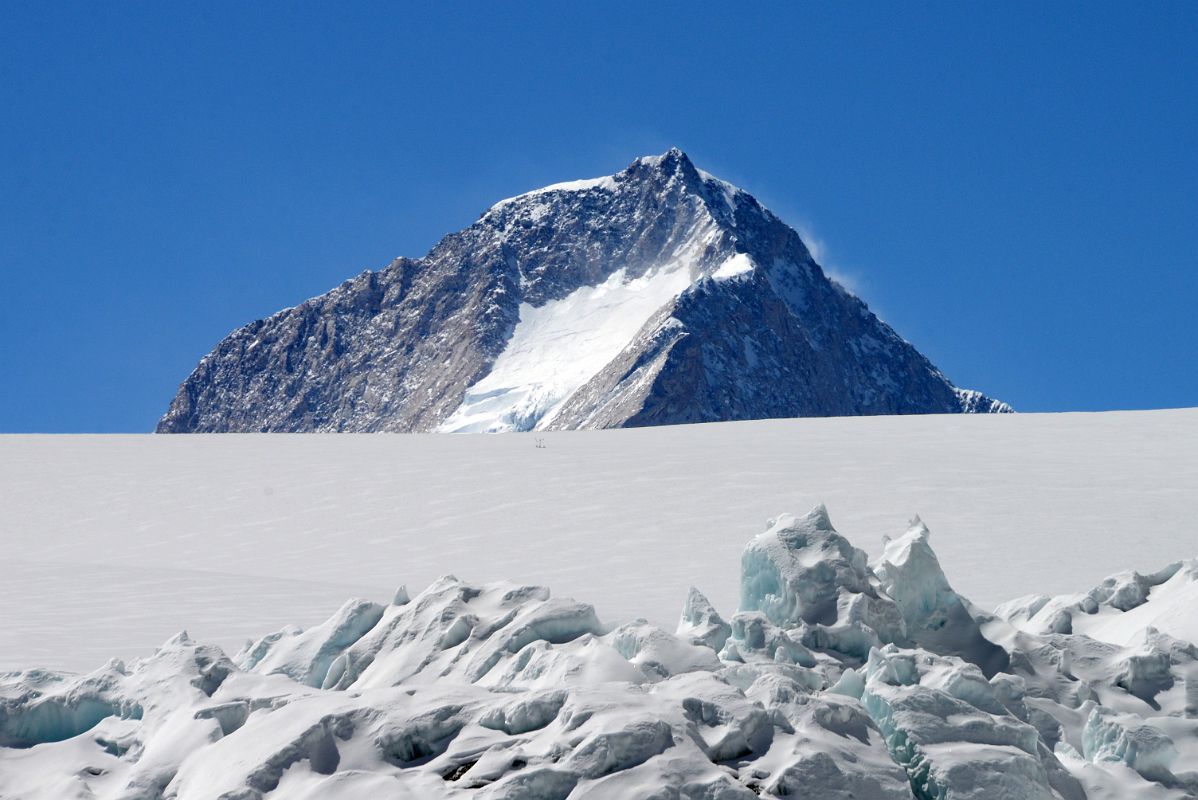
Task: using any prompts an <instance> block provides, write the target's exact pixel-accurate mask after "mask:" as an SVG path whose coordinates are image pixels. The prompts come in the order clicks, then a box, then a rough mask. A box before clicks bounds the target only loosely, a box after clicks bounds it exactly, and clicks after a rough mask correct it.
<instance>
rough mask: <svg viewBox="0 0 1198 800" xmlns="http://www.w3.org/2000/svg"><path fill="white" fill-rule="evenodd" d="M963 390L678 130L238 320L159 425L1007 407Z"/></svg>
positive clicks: (518, 425)
mask: <svg viewBox="0 0 1198 800" xmlns="http://www.w3.org/2000/svg"><path fill="white" fill-rule="evenodd" d="M1010 410H1011V409H1010V407H1009V406H1007V405H1006V404H1005V403H1001V402H999V401H996V400H992V399H990V398H988V397H986V396H985V395H983V394H981V393H979V392H976V391H969V390H964V389H959V388H957V387H955V386H954V385H953V384H952V383H951V382H950V381H949V380H948V379H947V378H946V377H945V376H944V375H943V374H942V373H941V372H940V371H939V370H937V369H936V367H935V366H933V365H932V364H931V363H930V362H929V361H928V360H927V359H926V358H925V357H924V356H922V355H921V354H920V353H919V352H918V351H916V349H915V348H914V347H912V346H911V345H910V344H909V343H908V342H906V341H904V340H903V339H902V338H901V337H900V336H899V335H898V334H896V333H895V332H894V330H892V329H891V328H890V327H889V326H888V325H887V324H886V323H884V322H882V321H881V320H880V319H878V318H877V317H876V316H875V315H874V314H873V313H872V312H871V311H870V310H869V308H868V307H866V305H865V303H863V302H862V301H861V300H860V299H859V298H857V297H856V296H854V295H853V294H852V293H850V292H849V291H847V290H846V289H844V288H843V287H842V286H840V285H839V284H837V283H836V282H835V281H833V280H831V279H829V278H828V276H827V275H826V274H825V273H824V271H823V270H822V269H821V268H820V266H819V264H817V263H816V262H815V260H814V259H813V258H812V255H811V252H810V251H809V250H808V249H807V247H806V246H805V245H804V244H803V241H802V239H801V238H800V237H799V235H798V234H797V233H796V232H795V231H794V230H793V229H792V228H790V227H789V226H787V225H786V224H785V223H784V222H782V220H780V219H779V218H778V217H777V216H775V215H774V214H773V213H771V212H770V211H769V210H768V209H766V208H764V207H763V206H762V205H761V204H760V203H758V202H757V200H756V199H754V198H753V197H752V196H751V195H749V194H748V193H746V192H744V191H742V190H740V189H738V188H736V187H734V186H732V185H730V184H728V183H725V182H724V181H721V180H719V179H717V178H715V177H713V176H711V175H709V174H707V173H705V172H703V171H702V170H699V169H698V168H696V167H695V165H694V164H693V163H691V161H690V159H689V158H687V156H686V154H684V153H683V152H682V151H680V150H677V149H673V150H670V151H668V152H667V153H665V154H663V155H660V156H651V157H645V158H638V159H637V160H636V161H634V162H633V163H632V164H631V165H630V166H629V167H628V168H627V169H625V170H624V171H622V172H620V173H618V174H616V175H613V176H610V177H605V178H597V179H591V180H583V181H574V182H571V183H563V184H556V185H553V186H548V187H545V188H543V189H539V190H537V191H533V192H529V193H527V194H523V195H520V196H518V197H514V198H510V199H508V200H504V201H501V202H499V203H496V204H495V205H493V206H492V207H491V208H489V209H488V210H487V211H486V212H484V213H483V215H482V216H481V217H480V218H479V219H478V221H477V222H475V223H474V224H473V225H471V226H470V227H468V228H466V229H465V230H463V231H461V232H459V233H454V234H450V235H449V236H446V237H445V238H444V239H442V240H441V242H439V243H438V244H437V245H436V246H435V247H434V248H433V249H432V250H431V251H430V252H429V253H428V254H427V255H425V256H424V257H423V258H418V259H409V258H399V259H396V260H395V261H393V262H392V263H390V264H388V265H387V266H386V267H385V268H383V269H382V270H380V271H378V272H371V271H368V272H364V273H362V274H361V275H359V276H357V277H355V278H353V279H351V280H348V281H346V282H345V283H343V284H342V285H340V286H338V287H337V288H335V289H333V290H332V291H330V292H328V293H326V294H323V295H320V296H319V297H315V298H312V299H311V300H308V301H306V302H304V303H301V304H300V305H298V306H296V307H294V308H289V309H286V310H284V311H280V312H278V313H277V314H274V315H273V316H271V317H268V318H266V319H261V320H258V321H256V322H252V323H250V324H249V325H246V326H245V327H243V328H240V329H238V330H236V331H234V332H233V333H232V334H230V335H229V336H227V337H226V338H225V339H224V340H223V341H221V342H220V343H219V344H218V345H217V346H216V349H215V350H213V351H212V352H211V353H209V354H208V355H206V356H205V357H204V358H203V359H201V360H200V363H199V364H198V365H197V366H196V368H195V369H194V370H193V371H192V373H191V375H190V376H188V378H187V379H186V380H185V381H184V382H183V384H182V386H180V388H179V392H178V394H177V395H176V397H175V399H174V401H173V402H172V403H171V405H170V409H169V410H168V411H167V413H166V414H165V415H164V416H163V417H162V419H161V421H160V422H159V424H158V431H159V432H160V433H183V432H218V431H293V432H298V431H399V432H404V431H443V432H473V431H478V432H501V431H527V430H553V429H578V428H617V427H635V426H646V425H668V424H678V423H692V422H714V421H724V420H744V419H763V418H774V417H802V416H846V415H864V414H945V413H986V412H1005V411H1010Z"/></svg>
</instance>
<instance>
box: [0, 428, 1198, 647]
mask: <svg viewBox="0 0 1198 800" xmlns="http://www.w3.org/2000/svg"><path fill="white" fill-rule="evenodd" d="M536 438H541V439H543V440H544V442H545V444H546V447H545V448H544V449H537V448H536V447H534V442H535V439H536ZM819 501H823V502H826V503H828V504H829V505H830V506H831V507H834V508H835V509H837V527H838V528H839V529H840V530H841V532H842V533H844V534H845V535H846V536H849V537H850V538H851V539H852V540H853V541H854V542H855V543H857V544H859V545H861V546H864V547H866V548H867V549H868V550H869V551H870V552H871V554H874V555H876V554H878V553H879V552H880V551H881V537H882V536H883V535H884V534H886V535H890V536H898V535H900V534H902V533H903V532H904V531H905V530H906V529H907V521H908V519H909V518H910V517H911V515H913V514H916V513H918V514H919V515H920V516H921V517H922V518H923V520H924V521H925V522H926V523H927V524H928V525H929V527H931V528H932V530H934V531H935V534H936V549H937V552H938V554H939V556H940V559H941V562H942V563H943V565H944V568H945V571H946V572H947V573H948V574H949V575H951V576H952V578H953V583H954V586H955V588H956V589H957V590H958V591H960V592H961V593H962V594H963V595H965V596H967V597H969V598H971V599H972V600H974V601H975V602H976V603H978V604H979V605H982V606H986V607H990V606H993V605H995V604H997V603H999V602H1001V601H1004V600H1008V599H1011V598H1014V597H1017V596H1019V595H1023V594H1028V593H1030V592H1043V593H1067V592H1073V591H1081V590H1085V589H1087V588H1088V587H1090V586H1092V585H1093V584H1094V583H1095V582H1097V581H1099V580H1101V579H1102V578H1103V577H1105V576H1106V575H1108V574H1111V573H1114V572H1118V571H1120V570H1125V569H1131V568H1136V569H1140V570H1144V571H1152V570H1156V569H1159V568H1160V567H1162V566H1164V565H1165V564H1167V563H1169V562H1171V561H1176V560H1178V559H1182V558H1187V557H1194V556H1196V555H1198V409H1188V410H1176V411H1151V412H1126V413H1106V414H1055V415H1036V414H1024V415H978V416H973V415H960V416H958V415H950V416H923V417H920V416H912V417H858V418H832V419H798V420H770V421H762V422H744V423H724V424H710V425H700V426H677V427H663V428H649V429H638V430H614V431H583V432H551V433H537V434H535V436H534V435H511V436H494V437H490V436H428V435H411V436H408V435H390V436H388V435H378V436H335V435H305V436H281V435H280V436H259V435H248V436H188V437H154V436H9V437H0V535H2V536H3V544H4V550H3V553H4V556H3V561H2V562H0V563H3V565H4V573H3V578H4V579H3V580H2V581H0V620H3V622H2V623H0V668H16V667H30V666H34V665H41V666H47V667H58V668H67V669H79V670H83V669H89V668H92V667H95V666H97V665H99V664H101V663H103V662H104V661H105V660H106V659H108V658H109V657H112V656H115V655H120V656H135V655H139V654H145V653H148V652H150V651H151V650H152V649H153V648H154V647H155V646H157V645H158V644H160V643H161V642H162V641H163V640H164V639H166V638H167V637H168V636H169V635H170V634H171V633H173V632H175V631H177V630H179V629H180V628H186V629H187V630H188V631H189V632H190V633H191V634H192V635H193V636H195V637H196V638H199V639H202V640H206V641H213V642H216V643H220V644H222V645H224V646H226V647H228V648H229V649H230V651H232V650H236V646H237V645H238V644H240V638H242V637H246V636H251V635H260V634H261V633H262V632H263V631H269V630H274V629H277V628H280V627H282V626H283V625H285V624H288V623H295V624H300V625H305V626H306V625H310V624H313V623H316V622H319V621H321V620H323V619H325V618H327V617H328V614H329V613H330V611H331V610H332V609H335V608H337V607H339V606H340V605H341V604H342V602H343V601H344V600H345V598H346V597H348V596H352V595H357V596H365V597H370V598H372V599H376V600H379V601H386V600H389V599H390V597H391V594H392V592H393V590H394V588H395V587H396V586H398V585H399V584H402V583H406V584H407V585H408V586H409V587H410V588H411V589H412V590H413V591H418V590H420V589H422V588H424V586H426V585H427V584H428V583H430V582H431V581H432V580H433V579H434V578H435V577H437V576H439V575H441V574H444V573H453V574H455V575H457V576H458V577H460V578H462V579H464V580H468V581H471V582H476V583H481V582H484V581H491V580H497V579H510V580H513V581H521V582H535V583H541V584H545V585H548V586H550V587H551V588H552V589H553V590H554V593H555V594H556V595H558V596H571V595H572V596H576V597H579V598H582V599H585V600H586V601H588V602H594V603H595V604H596V606H597V608H598V611H599V614H600V617H601V618H602V619H604V620H605V621H613V622H614V621H618V620H621V619H626V618H631V617H636V616H644V617H648V618H649V619H650V620H652V621H654V622H657V623H660V624H662V625H664V626H666V627H668V628H672V627H673V625H674V623H675V621H676V620H677V617H678V613H679V611H680V610H681V608H682V604H683V602H684V600H685V599H686V595H687V589H688V587H689V586H691V585H695V586H698V587H699V588H700V589H701V590H703V591H704V593H706V594H707V595H708V597H709V598H710V599H711V600H712V602H713V603H714V604H715V606H716V608H717V609H719V610H720V611H721V612H722V613H729V612H730V611H731V610H732V609H733V608H735V606H736V600H737V598H736V588H735V587H736V585H737V566H738V564H739V557H740V552H741V550H742V548H743V547H744V545H745V543H746V542H747V541H748V540H749V539H750V538H751V537H752V536H753V535H754V534H755V533H757V532H758V529H757V526H758V523H759V520H761V519H764V518H767V517H770V516H774V515H776V514H778V513H780V512H783V511H786V510H792V509H803V508H808V507H811V506H812V505H814V504H815V503H816V502H819ZM234 637H236V638H234Z"/></svg>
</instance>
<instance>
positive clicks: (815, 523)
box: [733, 505, 907, 659]
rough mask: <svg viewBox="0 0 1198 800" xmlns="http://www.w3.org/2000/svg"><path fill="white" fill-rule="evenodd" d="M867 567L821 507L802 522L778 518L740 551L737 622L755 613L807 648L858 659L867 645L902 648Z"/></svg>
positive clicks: (888, 602) (894, 609)
mask: <svg viewBox="0 0 1198 800" xmlns="http://www.w3.org/2000/svg"><path fill="white" fill-rule="evenodd" d="M867 562H868V556H866V554H865V551H863V550H860V549H858V548H856V547H853V545H851V544H850V543H849V541H848V540H847V539H845V538H844V537H843V536H841V535H840V534H839V533H837V532H836V530H835V529H834V528H833V527H832V521H831V520H830V519H829V518H828V512H827V509H825V508H824V507H823V506H822V505H821V506H818V507H816V508H815V509H814V510H813V511H811V513H809V514H808V515H807V516H805V517H801V518H796V517H793V516H791V515H789V514H785V515H783V516H781V517H778V518H777V519H774V520H771V521H770V526H769V528H768V529H767V530H766V531H765V532H764V533H761V534H759V535H758V536H756V537H755V538H754V539H753V540H752V541H750V542H749V544H748V546H746V547H745V551H744V555H743V556H742V557H741V584H740V614H738V617H743V615H745V614H751V613H753V612H760V613H761V614H763V615H764V616H765V618H766V620H768V622H769V623H770V624H772V625H774V626H777V627H778V628H780V629H784V630H789V631H792V636H793V635H794V634H797V635H798V638H799V640H800V641H801V642H802V643H803V644H804V645H805V646H806V647H808V648H816V649H830V650H835V651H838V652H840V653H843V654H850V655H854V656H857V657H859V658H861V659H864V658H865V657H866V656H867V655H868V653H869V651H870V648H872V647H875V646H878V645H881V644H886V643H889V642H905V641H906V640H907V632H906V627H905V624H904V622H903V616H902V612H901V611H900V609H899V607H898V606H897V605H896V604H895V602H894V600H893V599H892V598H891V597H890V596H889V595H887V594H886V592H885V590H884V588H883V586H882V583H881V581H879V580H878V577H877V576H876V575H874V574H873V571H872V570H870V568H869V565H868V563H867ZM733 624H734V627H735V626H736V624H737V623H736V621H735V619H734V623H733Z"/></svg>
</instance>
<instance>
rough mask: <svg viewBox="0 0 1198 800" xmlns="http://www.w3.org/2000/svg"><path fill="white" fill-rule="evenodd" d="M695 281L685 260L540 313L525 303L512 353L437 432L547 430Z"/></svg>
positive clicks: (617, 276)
mask: <svg viewBox="0 0 1198 800" xmlns="http://www.w3.org/2000/svg"><path fill="white" fill-rule="evenodd" d="M690 283H691V274H690V263H689V261H688V260H687V259H680V260H678V261H675V262H672V263H670V264H667V265H666V266H664V267H662V268H661V269H656V270H653V271H651V272H648V273H646V274H645V275H641V276H638V277H635V278H629V276H628V275H627V274H626V273H625V270H618V271H616V272H614V273H612V275H611V277H610V278H608V279H607V280H606V281H604V282H603V283H601V284H599V285H598V286H583V287H580V288H579V289H576V290H575V291H574V292H572V293H571V294H570V295H569V296H568V297H565V298H563V299H561V300H554V301H550V302H548V303H545V304H543V305H541V306H539V307H534V306H532V305H530V304H528V303H521V304H520V322H519V323H518V324H517V325H516V330H515V332H514V333H513V334H512V338H511V339H510V340H509V341H508V343H507V347H506V348H505V349H504V351H503V353H501V354H500V356H499V358H497V359H496V360H495V363H494V365H493V366H492V367H491V371H490V372H489V373H488V374H487V376H486V377H484V378H483V379H481V380H480V381H478V382H477V383H475V384H474V385H473V386H471V387H470V389H469V390H467V392H466V397H465V399H463V401H462V404H461V406H459V407H458V409H457V410H456V411H454V413H453V414H452V415H451V416H450V417H449V418H448V419H446V420H445V422H443V423H441V425H440V426H439V427H438V428H437V430H438V431H439V432H442V433H500V432H511V431H527V430H531V429H533V428H534V427H536V426H537V425H539V424H547V423H548V422H550V421H551V420H552V419H553V415H554V413H555V412H556V411H557V409H558V408H559V407H560V406H561V404H562V403H564V402H565V401H566V399H567V398H569V396H570V395H571V394H572V393H573V392H574V391H575V390H576V389H578V388H579V387H581V386H582V385H583V384H584V383H586V382H587V380H589V379H590V378H591V377H592V376H594V375H595V374H596V373H597V372H599V371H600V370H602V369H603V367H605V366H606V365H607V363H608V362H609V361H611V360H612V359H613V358H615V357H616V356H617V355H619V354H620V351H621V350H623V349H624V347H625V346H627V344H628V342H629V341H630V340H631V339H632V337H633V336H635V335H636V333H637V331H639V330H640V329H641V328H642V327H643V326H644V324H645V322H646V321H648V319H649V317H650V316H652V315H653V313H654V312H655V311H657V309H659V308H660V307H661V306H662V305H664V304H665V303H666V302H668V301H669V300H670V299H672V298H674V297H677V296H678V295H679V294H680V293H681V292H682V291H683V290H684V289H685V288H686V287H687V286H689V285H690ZM547 376H548V377H547Z"/></svg>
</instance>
